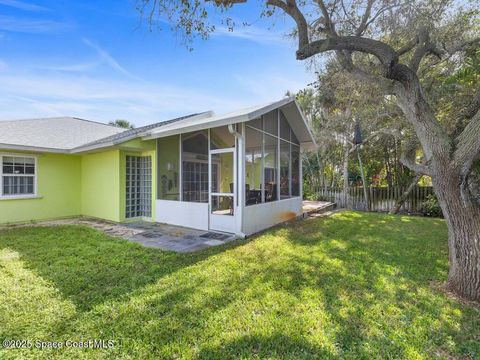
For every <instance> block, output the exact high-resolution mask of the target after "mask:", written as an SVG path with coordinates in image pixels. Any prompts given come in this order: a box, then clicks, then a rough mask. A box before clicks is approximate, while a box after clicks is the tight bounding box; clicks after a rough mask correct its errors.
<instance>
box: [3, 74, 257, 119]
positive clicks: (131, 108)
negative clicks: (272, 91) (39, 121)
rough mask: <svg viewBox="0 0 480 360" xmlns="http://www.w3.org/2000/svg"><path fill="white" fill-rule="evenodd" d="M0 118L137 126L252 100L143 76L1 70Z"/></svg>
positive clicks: (240, 104) (237, 105)
mask: <svg viewBox="0 0 480 360" xmlns="http://www.w3.org/2000/svg"><path fill="white" fill-rule="evenodd" d="M0 84H1V85H0V119H3V120H8V119H16V118H17V119H18V118H31V117H42V116H60V115H68V116H78V117H82V118H86V119H92V120H98V121H105V122H106V121H109V120H114V119H117V118H123V119H127V120H129V121H132V122H133V123H135V124H136V125H137V126H140V125H144V124H148V123H151V122H155V121H160V120H162V119H169V118H172V117H175V116H180V115H185V114H189V113H196V112H200V111H206V110H215V111H218V112H223V111H229V110H233V109H236V108H241V107H245V106H247V105H251V103H249V101H248V99H246V98H243V99H239V98H235V97H232V96H231V95H230V96H229V95H228V94H217V93H206V92H205V91H204V90H202V89H196V88H189V89H185V88H179V87H176V86H170V85H165V84H164V85H157V84H151V83H146V82H139V81H120V80H117V81H106V80H105V81H104V80H99V79H93V78H87V77H85V76H82V75H75V74H68V75H65V74H63V73H58V74H53V75H52V74H51V73H50V74H22V73H17V74H11V73H9V74H8V75H7V74H2V73H0Z"/></svg>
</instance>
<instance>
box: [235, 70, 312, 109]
mask: <svg viewBox="0 0 480 360" xmlns="http://www.w3.org/2000/svg"><path fill="white" fill-rule="evenodd" d="M302 75H303V76H302ZM235 79H236V80H237V82H238V83H239V84H240V86H241V87H243V89H244V90H245V91H247V92H248V93H251V94H253V95H254V96H255V98H256V99H258V100H259V101H260V102H264V101H271V100H272V99H280V98H282V97H283V96H285V93H286V92H287V91H292V92H297V91H299V90H302V89H304V88H305V87H306V86H307V84H308V83H309V82H310V81H311V77H310V76H307V73H304V74H301V73H300V74H299V73H298V72H296V73H295V74H291V75H289V73H288V72H287V71H286V72H284V73H268V72H265V73H262V74H236V75H235Z"/></svg>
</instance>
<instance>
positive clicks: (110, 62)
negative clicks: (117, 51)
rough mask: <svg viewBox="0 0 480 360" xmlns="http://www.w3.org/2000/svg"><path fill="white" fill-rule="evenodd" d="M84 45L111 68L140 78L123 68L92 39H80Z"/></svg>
mask: <svg viewBox="0 0 480 360" xmlns="http://www.w3.org/2000/svg"><path fill="white" fill-rule="evenodd" d="M82 40H83V42H84V43H85V45H87V46H89V47H90V48H92V49H93V50H95V52H96V53H97V54H98V56H99V57H100V59H102V61H103V62H104V63H106V64H107V65H109V66H110V67H111V68H113V69H115V70H117V71H118V72H120V73H122V74H123V75H126V76H128V77H130V78H133V79H137V80H140V79H139V78H138V77H137V76H135V75H133V74H131V73H130V72H129V71H128V70H127V69H125V68H124V67H123V66H121V65H120V64H119V63H118V61H117V60H115V59H114V58H113V57H112V56H111V55H110V54H109V53H108V52H107V51H106V50H105V49H103V48H101V47H100V46H98V45H97V44H95V43H93V42H92V41H90V40H88V39H82Z"/></svg>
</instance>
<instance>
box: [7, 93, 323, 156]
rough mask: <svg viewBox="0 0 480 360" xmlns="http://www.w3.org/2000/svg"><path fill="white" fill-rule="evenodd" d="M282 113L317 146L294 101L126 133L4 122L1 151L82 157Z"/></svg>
mask: <svg viewBox="0 0 480 360" xmlns="http://www.w3.org/2000/svg"><path fill="white" fill-rule="evenodd" d="M274 109H280V110H281V111H282V112H283V113H284V115H285V117H286V118H287V120H288V122H289V124H290V126H291V128H292V130H293V132H294V133H295V135H296V137H297V138H298V140H299V141H300V143H302V144H303V145H305V146H311V145H314V144H315V141H314V139H313V136H312V133H311V132H310V129H309V127H308V125H307V123H306V120H305V118H304V116H303V113H302V111H301V110H300V107H299V105H298V103H297V101H296V100H295V98H294V97H288V98H284V99H282V100H279V101H276V102H272V103H268V104H263V105H258V106H253V107H249V108H246V109H242V110H238V111H234V112H230V113H227V114H223V115H215V114H214V113H213V112H203V113H198V114H191V115H187V116H182V117H178V118H175V119H171V120H167V121H162V122H158V123H155V124H151V125H147V126H142V127H139V128H135V129H129V130H127V129H123V128H119V127H115V126H112V125H106V124H102V123H97V122H93V121H89V120H83V119H78V118H74V117H59V118H46V119H27V120H15V121H0V149H14V150H32V151H45V152H62V153H80V152H85V151H93V150H96V149H101V148H106V147H111V146H115V145H118V144H121V143H123V142H125V141H128V140H131V139H134V138H139V137H141V138H142V139H144V140H147V139H156V138H160V137H165V136H170V135H175V134H180V133H185V132H190V131H196V130H202V129H207V128H211V127H217V126H225V125H230V124H235V123H241V122H247V121H250V120H253V119H256V118H258V117H260V116H262V115H265V114H266V113H268V112H270V111H272V110H274Z"/></svg>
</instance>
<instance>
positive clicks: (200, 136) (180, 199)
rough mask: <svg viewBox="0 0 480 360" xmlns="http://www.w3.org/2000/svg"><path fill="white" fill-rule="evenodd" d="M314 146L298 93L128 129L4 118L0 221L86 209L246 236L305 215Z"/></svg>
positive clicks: (0, 127) (110, 215) (119, 217)
mask: <svg viewBox="0 0 480 360" xmlns="http://www.w3.org/2000/svg"><path fill="white" fill-rule="evenodd" d="M313 144H314V140H313V138H312V134H311V132H310V130H309V128H308V126H307V124H306V122H305V118H304V117H303V115H302V112H301V110H300V108H299V106H298V104H297V102H296V101H295V99H294V98H285V99H282V100H280V101H277V102H274V103H270V104H267V105H262V106H256V107H252V108H248V109H244V110H241V111H237V112H232V113H228V114H224V115H215V114H213V113H212V112H205V113H199V114H192V115H189V116H184V117H180V118H176V119H172V120H168V121H163V122H160V123H156V124H152V125H148V126H144V127H140V128H136V129H131V130H127V129H122V128H118V127H114V126H110V125H106V124H101V123H97V122H92V121H88V120H82V119H78V118H69V117H62V118H47V119H29V120H17V121H0V163H1V167H0V224H5V223H14V222H27V221H34V220H44V219H54V218H63V217H73V216H79V215H83V216H89V217H95V218H100V219H105V220H110V221H114V222H126V221H132V220H139V219H141V220H146V221H156V222H161V223H168V224H173V225H180V226H185V227H191V228H195V229H201V230H216V231H224V232H229V233H236V234H238V235H240V236H242V235H250V234H252V233H255V232H258V231H260V230H263V229H265V228H268V227H271V226H273V225H275V224H277V223H280V222H283V221H286V220H288V219H291V218H294V217H296V216H298V215H300V214H301V211H302V181H301V179H302V166H301V158H300V154H301V152H302V150H304V149H306V148H307V147H310V146H312V145H313Z"/></svg>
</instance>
